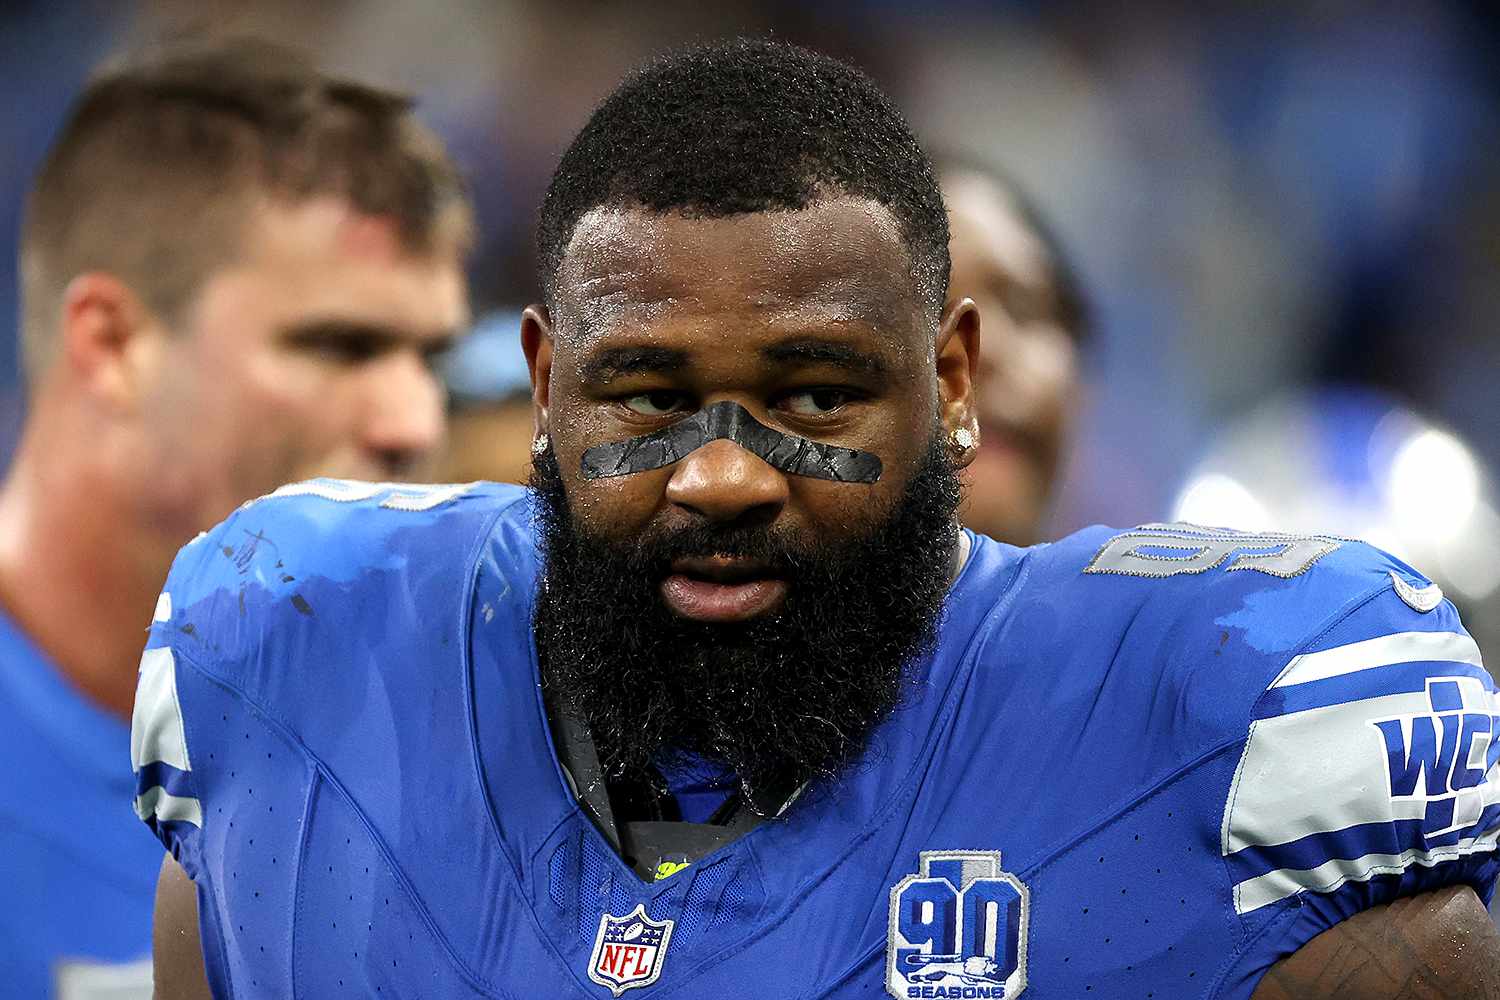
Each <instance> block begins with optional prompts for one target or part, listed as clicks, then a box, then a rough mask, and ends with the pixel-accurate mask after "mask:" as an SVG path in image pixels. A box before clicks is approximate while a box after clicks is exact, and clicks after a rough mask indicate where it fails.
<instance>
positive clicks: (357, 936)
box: [132, 480, 1500, 1000]
mask: <svg viewBox="0 0 1500 1000" xmlns="http://www.w3.org/2000/svg"><path fill="white" fill-rule="evenodd" d="M971 540H972V543H973V545H972V550H971V553H970V555H969V558H968V560H967V563H966V564H965V566H964V568H963V570H962V572H961V574H960V575H959V577H958V578H957V580H956V581H955V582H954V584H953V586H952V589H951V591H950V593H949V596H948V599H947V603H946V605H945V611H944V616H943V620H942V624H941V627H940V632H939V638H938V643H937V646H936V650H935V652H933V653H932V654H931V655H930V656H928V657H926V658H924V659H923V660H921V661H920V662H919V663H917V664H915V665H914V671H915V677H916V681H915V687H914V690H913V692H912V694H911V695H910V696H909V697H907V698H906V699H905V700H904V702H903V703H902V705H901V707H900V708H899V709H898V710H897V711H896V712H895V713H894V714H893V715H892V716H891V717H890V718H889V719H888V720H887V721H885V722H884V723H882V724H881V725H880V726H879V727H878V728H877V729H876V730H875V732H874V733H873V735H872V737H871V739H870V741H869V744H868V747H867V748H866V750H865V751H864V753H863V755H862V756H861V758H860V759H859V760H858V761H857V762H855V764H854V765H853V766H851V767H849V768H848V769H847V771H846V773H845V774H843V776H842V777H841V778H840V779H839V780H838V781H836V782H829V783H826V784H823V785H819V786H815V787H813V788H810V789H809V790H808V791H806V792H805V793H804V794H803V795H802V796H801V797H800V798H799V799H797V800H796V802H794V803H793V805H792V806H791V807H790V808H789V809H788V810H787V811H786V812H785V813H784V814H783V815H782V816H781V817H779V818H778V819H776V820H774V821H768V822H766V823H764V824H763V825H761V826H759V827H757V828H755V829H753V830H751V831H750V832H749V833H747V834H745V835H744V836H742V837H740V838H739V839H737V840H735V841H733V842H732V843H730V844H728V845H727V846H724V847H721V848H719V849H718V850H716V851H714V852H712V853H710V854H708V855H706V856H704V857H703V858H701V859H699V860H698V861H696V862H694V863H693V864H690V865H687V866H686V867H683V868H681V869H680V870H678V871H676V872H675V873H674V874H671V875H670V876H669V877H666V878H663V879H660V880H659V881H655V882H652V883H647V882H644V881H642V880H641V879H640V878H639V877H638V876H637V875H636V874H635V873H634V872H633V871H632V870H631V869H630V868H629V867H627V866H626V864H625V863H624V862H623V861H622V860H621V859H620V858H619V857H618V856H617V855H616V854H615V853H614V852H613V851H612V850H611V849H610V847H609V846H608V844H607V842H606V841H605V840H604V838H603V836H602V835H601V834H600V832H599V831H598V830H597V829H596V828H595V827H594V826H593V825H592V824H591V822H590V821H589V819H588V818H586V816H585V814H584V812H583V811H582V809H581V808H580V806H579V804H578V802H577V800H576V798H575V794H574V790H573V788H572V787H571V786H570V782H569V778H568V775H567V774H566V773H565V772H564V770H563V769H562V767H561V766H560V765H559V763H558V757H557V754H556V753H555V751H554V747H553V743H552V738H551V736H550V733H549V728H548V724H547V717H546V713H545V709H544V706H543V703H542V698H541V689H540V683H539V675H538V668H537V660H536V652H535V647H534V644H533V639H532V630H531V625H530V621H531V614H532V609H533V604H534V598H535V594H536V589H537V582H538V577H539V564H538V560H539V555H538V543H537V534H536V530H535V526H534V524H533V511H532V508H531V501H530V500H529V499H528V498H527V496H526V494H525V493H524V492H523V491H521V490H519V489H516V488H513V487H505V486H497V485H491V484H481V485H471V486H468V487H463V486H454V487H398V486H390V485H377V484H362V483H347V482H337V481H327V480H319V481H314V482H311V483H306V484H301V485H298V486H293V487H288V488H285V489H283V490H281V491H278V493H277V494H273V495H272V496H271V497H270V498H267V499H263V500H261V501H257V502H255V503H251V504H248V505H246V506H245V507H243V508H242V509H241V510H240V511H239V512H238V513H236V514H235V515H234V516H233V517H232V518H231V519H230V520H229V521H227V522H226V523H225V524H223V525H221V526H220V527H219V528H217V529H216V530H215V531H213V532H211V533H209V534H208V535H206V536H204V537H202V538H200V539H199V540H198V541H196V542H195V543H193V544H192V545H190V546H188V547H187V548H186V549H184V550H183V552H182V553H181V555H180V556H179V557H178V559H177V563H176V565H175V567H174V569H173V571H172V575H171V578H170V580H169V582H168V586H167V593H166V595H164V596H163V598H162V608H163V613H162V614H161V615H160V616H159V617H160V618H161V620H160V621H158V622H157V623H156V624H155V625H154V626H153V628H152V632H151V638H150V645H149V648H148V649H147V651H146V653H145V656H144V659H143V661H142V666H141V677H140V690H139V694H138V699H139V701H140V704H141V705H142V706H143V708H142V709H141V710H140V711H138V713H137V723H136V732H135V734H134V738H133V740H132V752H133V756H134V764H135V768H136V774H137V780H138V792H139V796H138V799H137V809H138V811H139V812H140V813H141V815H142V816H143V818H145V820H146V822H147V823H148V824H150V825H151V826H152V828H153V829H154V830H155V831H156V833H157V834H158V836H159V837H160V838H161V839H162V841H163V842H164V843H165V844H166V845H167V847H168V848H169V849H170V850H171V851H172V853H173V854H174V855H175V856H176V857H177V858H178V860H179V861H180V862H181V863H182V865H183V866H184V867H185V868H186V869H187V871H188V872H189V874H191V875H192V876H193V878H194V879H195V881H196V883H197V887H198V895H199V906H200V921H201V930H202V937H203V944H204V950H205V957H206V961H207V965H208V969H209V975H210V978H211V980H212V982H213V984H214V986H215V988H216V990H217V993H218V995H220V996H225V997H227V996H231V995H233V996H235V997H240V998H248V997H286V996H293V995H296V996H313V997H320V998H322V997H343V996H348V997H373V996H400V997H428V998H449V997H506V998H522V997H539V998H541V997H545V998H549V1000H557V998H580V1000H582V998H596V1000H597V998H604V997H611V996H614V997H618V996H620V995H622V994H624V993H626V992H627V991H630V990H639V991H640V992H639V993H638V994H634V995H633V996H639V997H642V998H646V997H648V996H649V997H673V998H698V997H714V998H722V1000H736V998H744V1000H752V998H753V1000H763V998H765V997H787V998H792V997H797V998H839V1000H854V998H876V997H885V996H894V997H898V998H931V997H945V998H946V997H964V998H969V997H985V998H991V1000H994V998H1005V1000H1014V998H1016V997H1019V996H1022V995H1023V994H1024V995H1025V996H1026V997H1027V998H1028V1000H1077V998H1078V997H1082V996H1085V995H1090V996H1097V997H1100V998H1105V997H1132V998H1134V997H1141V996H1147V995H1155V996H1156V997H1204V998H1209V997H1212V998H1244V997H1248V996H1249V995H1250V993H1251V992H1252V991H1253V989H1254V987H1255V985H1256V984H1257V982H1258V981H1259V979H1260V977H1261V975H1262V974H1263V973H1264V971H1265V970H1266V969H1267V968H1268V967H1269V966H1270V965H1271V964H1272V963H1274V962H1275V961H1277V960H1278V959H1279V958H1281V957H1283V956H1285V955H1288V954H1290V953H1291V952H1293V951H1295V950H1296V949H1297V948H1299V947H1300V946H1301V945H1303V944H1304V943H1306V942H1307V941H1308V940H1309V939H1311V938H1312V937H1313V936H1315V935H1316V934H1318V933H1319V932H1321V931H1322V930H1324V929H1326V928H1328V927H1330V926H1332V925H1333V924H1335V923H1337V922H1338V921H1340V920H1341V919H1343V918H1345V917H1347V916H1349V915H1351V914H1353V913H1355V912H1357V911H1359V910H1361V909H1364V908H1366V907H1370V906H1373V905H1376V904H1379V903H1382V902H1386V901H1389V900H1391V899H1393V898H1395V897H1397V896H1399V895H1405V894H1411V893H1417V892H1422V891H1426V890H1429V889H1432V888H1436V887H1438V886H1441V885H1446V884H1451V883H1460V882H1461V883H1467V884H1470V885H1472V886H1474V887H1475V889H1476V890H1478V891H1479V893H1480V895H1481V896H1482V897H1483V898H1484V899H1485V900H1486V901H1488V900H1489V898H1490V895H1491V892H1492V888H1493V881H1494V878H1495V873H1496V867H1495V865H1496V862H1495V842H1496V837H1497V832H1500V791H1497V787H1500V786H1497V782H1496V780H1495V764H1496V759H1497V757H1500V739H1495V738H1494V731H1495V727H1496V725H1497V722H1500V719H1497V715H1496V712H1497V708H1496V699H1495V687H1494V685H1493V684H1492V682H1491V680H1490V678H1489V676H1488V674H1486V673H1485V671H1484V669H1483V667H1482V665H1481V663H1480V657H1479V651H1478V650H1477V649H1476V647H1475V645H1474V643H1473V641H1472V640H1471V639H1470V638H1469V637H1468V636H1467V635H1466V634H1465V633H1464V631H1463V628H1462V627H1461V625H1460V624H1459V622H1458V619H1457V617H1456V615H1455V613H1454V611H1453V609H1452V607H1451V606H1450V605H1449V604H1447V603H1446V602H1444V601H1442V600H1441V597H1440V594H1438V593H1437V591H1436V588H1435V587H1432V586H1430V585H1429V583H1428V581H1426V580H1424V579H1423V578H1421V577H1420V576H1419V575H1418V574H1416V573H1415V572H1414V571H1413V570H1412V569H1410V568H1409V567H1407V566H1405V565H1404V564H1402V563H1400V562H1397V561H1395V560H1393V559H1391V558H1390V557H1388V556H1386V555H1384V554H1382V553H1380V552H1378V551H1376V550H1374V549H1371V548H1369V547H1367V546H1365V545H1363V544H1360V543H1356V542H1350V541H1345V540H1342V539H1337V538H1331V537H1305V536H1289V535H1273V534H1264V535H1242V534H1235V533H1230V532H1224V531H1215V530H1209V529H1203V528H1197V527H1194V526H1191V525H1150V526H1146V527H1144V528H1138V529H1134V530H1132V531H1127V532H1114V531H1111V530H1107V529H1102V528H1097V529H1090V530H1087V531H1084V532H1082V533H1080V534H1078V535H1075V536H1073V537H1071V538H1068V539H1066V540H1064V541H1061V542H1058V543H1056V544H1052V545H1044V546H1038V547H1035V548H1031V549H1025V550H1022V549H1015V548H1011V547H1008V546H1004V545H1000V544H998V543H996V542H993V541H990V540H988V539H985V538H979V537H973V538H972V539H971Z"/></svg>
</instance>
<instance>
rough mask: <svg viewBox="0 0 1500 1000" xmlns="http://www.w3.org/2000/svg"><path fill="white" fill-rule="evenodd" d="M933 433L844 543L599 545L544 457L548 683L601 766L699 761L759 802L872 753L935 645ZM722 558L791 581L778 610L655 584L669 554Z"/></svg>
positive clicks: (761, 536) (941, 511) (538, 465)
mask: <svg viewBox="0 0 1500 1000" xmlns="http://www.w3.org/2000/svg"><path fill="white" fill-rule="evenodd" d="M941 442H942V437H941V435H934V437H933V439H932V441H931V442H930V443H929V446H928V448H927V451H926V453H925V454H924V456H923V459H922V462H921V464H920V465H919V467H918V469H917V471H916V474H915V475H914V476H913V478H912V480H911V482H910V484H909V485H908V486H907V488H906V490H905V492H904V493H903V495H902V496H901V498H900V500H899V501H898V503H897V504H896V505H895V507H894V509H893V510H891V511H890V513H889V514H888V515H887V516H886V517H885V518H884V520H882V521H881V522H879V523H877V524H874V525H873V526H872V527H871V528H870V529H869V530H868V531H865V532H861V533H859V534H858V535H856V536H854V537H847V538H844V539H841V540H839V541H836V542H828V541H821V540H819V539H817V538H815V537H811V536H810V535H809V537H805V538H804V537H797V536H796V535H794V534H792V533H788V532H778V531H774V530H772V529H768V528H764V527H757V528H750V529H746V528H744V527H738V528H731V529H721V528H716V527H714V526H711V525H699V526H695V527H693V528H690V529H686V530H681V531H675V532H671V533H662V532H656V533H648V534H646V535H644V536H642V537H638V538H632V539H630V540H628V541H623V542H622V541H614V540H611V539H607V538H602V537H599V536H597V535H595V534H592V533H589V532H588V531H586V530H585V529H584V528H583V527H582V526H581V525H579V524H578V523H577V521H576V520H575V519H574V517H573V515H572V512H571V509H570V507H569V504H568V498H567V493H566V491H565V489H564V487H563V482H562V478H561V476H560V474H559V470H558V466H557V460H556V457H555V456H554V455H553V454H552V452H551V451H550V450H548V451H547V452H545V453H544V454H542V455H541V456H539V457H538V458H537V460H536V462H535V469H534V472H533V476H532V482H531V485H532V489H533V490H534V491H535V493H536V495H537V497H538V500H539V503H538V504H537V510H538V513H539V518H540V522H541V529H542V541H543V551H544V558H545V564H546V577H545V586H544V587H543V588H542V590H541V593H540V595H539V597H538V602H537V609H536V617H535V622H534V624H535V629H536V644H537V654H538V657H539V658H540V662H541V669H542V680H543V684H544V686H545V688H546V689H547V694H548V697H549V699H550V700H552V701H554V702H555V703H558V704H561V705H564V706H566V707H567V708H568V709H569V710H571V711H572V712H573V713H574V714H575V715H576V716H577V717H578V718H579V719H580V721H582V722H583V723H585V724H586V725H587V726H588V728H589V731H590V733H591V734H592V736H593V740H594V744H595V749H596V750H597V752H598V754H599V759H600V763H601V765H602V767H603V769H604V773H605V775H606V776H607V777H609V778H612V779H613V778H621V777H636V776H639V775H641V774H643V773H644V772H645V769H646V767H647V765H649V764H652V763H653V762H655V763H661V762H663V761H665V760H671V759H673V758H676V759H678V760H682V759H689V760H694V759H696V760H701V761H705V762H707V763H709V764H710V765H711V766H713V768H714V769H715V770H724V771H728V772H730V773H732V774H734V775H735V776H736V777H737V779H738V780H739V782H740V783H741V785H742V787H744V788H745V789H746V791H747V793H748V794H750V795H751V796H752V799H753V797H754V795H753V793H754V790H756V789H763V788H764V789H770V788H773V787H779V788H788V789H789V788H795V787H798V786H800V785H801V784H803V783H804V782H806V781H809V780H811V779H814V778H829V777H832V776H833V775H835V774H836V773H837V771H838V770H839V768H840V766H841V765H843V764H844V763H846V762H847V761H848V760H849V759H850V758H851V757H853V756H854V755H855V754H857V753H858V752H859V751H860V750H862V749H863V747H864V744H865V741H866V739H867V737H868V735H869V733H870V730H871V729H873V728H874V727H875V725H876V724H877V723H879V722H880V721H881V720H882V719H884V718H885V717H886V716H888V715H889V714H890V713H891V711H892V710H893V709H894V708H895V707H896V705H897V704H898V703H899V702H900V700H901V697H902V694H903V691H904V688H905V684H904V681H905V680H906V679H907V675H908V668H909V667H910V665H911V664H912V663H913V662H915V661H916V660H918V659H919V658H920V657H922V656H923V655H924V654H926V653H927V652H929V651H930V650H931V648H932V645H933V642H934V641H935V636H936V632H937V623H938V619H939V615H940V614H941V611H942V605H943V598H944V596H945V594H946V593H947V589H948V584H949V576H950V574H951V572H952V565H953V555H954V550H955V546H956V544H957V534H956V532H955V520H954V512H955V511H956V509H957V507H958V502H959V484H958V479H957V476H956V474H955V471H954V469H953V467H952V466H951V465H950V464H949V462H948V459H947V457H946V455H945V453H944V449H943V447H942V443H941ZM845 488H846V489H848V490H850V491H851V493H852V492H853V491H857V490H862V489H864V487H861V486H856V485H849V486H846V487H845ZM713 554H723V555H734V556H744V557H749V558H753V559H760V560H765V561H766V562H768V563H770V564H771V565H773V566H776V567H778V568H779V569H780V570H781V571H782V572H783V573H784V574H785V576H786V579H787V580H788V581H789V587H788V590H787V597H786V600H785V602H784V604H783V605H782V607H781V608H780V609H779V610H778V611H776V612H775V613H773V614H771V615H768V616H766V617H765V618H763V619H758V620H753V621H750V622H747V623H743V624H720V623H708V622H697V621H690V620H688V619H684V618H681V617H679V616H678V615H676V614H674V613H673V612H672V611H671V610H670V609H669V608H668V607H667V605H666V604H665V602H664V601H663V600H662V597H661V594H660V591H659V589H658V588H659V585H660V583H661V581H662V580H663V579H664V578H665V577H666V576H667V574H668V567H669V565H670V564H671V563H672V561H673V560H675V559H679V558H682V557H686V556H705V555H713ZM773 808H774V807H773Z"/></svg>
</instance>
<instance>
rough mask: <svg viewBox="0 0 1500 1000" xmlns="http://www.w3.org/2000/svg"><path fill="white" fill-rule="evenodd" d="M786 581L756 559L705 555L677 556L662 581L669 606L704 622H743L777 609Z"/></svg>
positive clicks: (784, 597)
mask: <svg viewBox="0 0 1500 1000" xmlns="http://www.w3.org/2000/svg"><path fill="white" fill-rule="evenodd" d="M786 591H787V582H786V580H785V579H783V578H782V577H781V576H780V575H779V574H778V572H777V571H776V570H775V568H774V567H772V566H770V565H769V564H767V563H763V562H760V561H758V560H754V559H738V558H735V557H732V556H703V557H696V558H692V559H678V560H677V561H675V562H673V563H672V571H671V572H670V573H669V574H668V575H667V578H666V579H665V580H663V581H662V583H661V596H662V599H663V600H665V601H666V602H667V607H669V608H671V609H672V610H673V611H675V612H676V613H677V614H679V615H681V616H682V617H684V618H691V619H694V620H695V621H702V622H742V621H748V620H749V619H751V618H756V617H759V616H760V615H764V614H767V613H769V612H771V611H774V610H775V609H776V608H778V607H779V606H780V605H781V602H782V601H784V600H785V599H786Z"/></svg>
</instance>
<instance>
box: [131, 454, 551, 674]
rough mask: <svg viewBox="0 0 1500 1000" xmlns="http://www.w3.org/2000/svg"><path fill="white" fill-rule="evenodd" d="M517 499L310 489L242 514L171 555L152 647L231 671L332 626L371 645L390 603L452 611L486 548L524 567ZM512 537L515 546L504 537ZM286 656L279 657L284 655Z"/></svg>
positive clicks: (473, 490)
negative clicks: (492, 546) (496, 541)
mask: <svg viewBox="0 0 1500 1000" xmlns="http://www.w3.org/2000/svg"><path fill="white" fill-rule="evenodd" d="M530 530H531V518H530V516H529V504H528V503H527V502H526V493H525V491H524V490H522V489H521V488H519V487H515V486H506V485H501V484H496V483H466V484H452V485H447V484H445V485H408V484H400V485H397V484H390V483H365V482H355V481H350V480H334V479H314V480H309V481H307V482H304V483H295V484H292V485H289V486H285V487H282V488H281V489H279V490H277V491H276V492H274V493H271V494H269V495H267V496H265V497H262V498H260V499H258V500H253V501H250V502H248V503H246V504H244V505H243V506H241V507H240V508H239V509H238V510H237V511H235V512H234V514H233V515H231V516H230V517H229V518H228V519H226V520H225V521H224V522H222V523H221V524H219V525H218V526H217V527H215V528H213V529H212V530H210V531H207V532H205V533H203V534H201V535H199V536H198V538H197V539H195V540H194V541H193V542H191V543H189V544H188V545H187V546H186V547H184V548H183V549H182V551H181V552H180V553H178V556H177V559H176V560H175V562H174V563H173V566H172V571H171V573H170V574H169V575H168V577H167V582H166V585H165V587H164V589H163V591H162V595H161V597H160V599H159V600H158V605H157V609H156V615H155V620H154V622H153V624H152V630H151V640H150V645H152V646H156V645H164V646H171V647H172V648H173V649H174V650H175V651H176V653H177V654H178V655H179V656H185V657H187V658H188V659H190V660H193V661H194V662H195V663H198V664H199V665H200V666H203V667H205V668H210V669H213V668H216V667H223V668H225V669H228V670H231V671H238V669H239V668H240V667H243V666H244V665H246V664H252V663H255V662H258V661H260V660H263V659H264V658H265V657H264V656H263V655H261V654H262V653H265V652H266V651H267V650H269V649H270V648H271V647H272V646H276V645H285V646H289V647H291V646H294V645H295V644H296V643H298V642H304V643H305V642H311V641H312V640H313V639H314V638H317V637H319V636H322V635H324V634H331V631H332V630H334V629H335V628H336V627H337V628H342V629H348V628H357V629H359V630H360V631H361V632H362V633H363V634H365V635H368V636H374V635H378V634H380V632H381V630H382V629H386V628H389V627H390V622H391V621H392V617H391V615H390V614H389V613H388V612H382V610H381V609H382V608H383V607H388V606H389V605H390V603H391V602H392V601H396V600H407V601H426V602H428V604H427V606H428V607H437V606H438V605H439V604H441V603H446V602H454V603H458V602H461V601H462V599H463V598H462V593H463V588H464V586H465V581H466V580H467V579H468V576H469V573H468V568H469V567H471V566H472V565H473V564H474V563H475V561H476V558H477V553H478V552H479V551H480V549H481V547H482V546H483V544H484V542H485V540H486V539H488V538H490V537H492V536H498V537H501V538H509V539H510V540H509V544H506V545H502V546H500V547H499V550H500V551H501V552H502V554H503V555H505V557H507V558H510V559H512V560H513V561H525V560H527V559H528V558H532V553H533V552H534V546H531V545H529V544H528V543H527V542H526V541H525V539H529V537H530ZM510 536H515V537H513V538H512V537H510ZM292 652H294V650H293V649H292V648H288V649H286V650H282V653H285V654H288V655H289V654H291V653H292Z"/></svg>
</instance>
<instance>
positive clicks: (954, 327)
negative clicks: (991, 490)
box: [936, 298, 979, 467]
mask: <svg viewBox="0 0 1500 1000" xmlns="http://www.w3.org/2000/svg"><path fill="white" fill-rule="evenodd" d="M936 353H937V380H938V416H939V417H940V418H941V420H942V421H943V430H944V433H945V434H946V435H947V437H948V440H949V442H950V444H952V445H954V446H953V447H951V448H950V453H951V454H952V456H953V459H954V464H956V465H958V466H960V467H962V466H965V465H968V464H969V463H970V462H971V461H973V460H974V454H975V452H976V451H977V450H978V448H977V445H978V442H979V420H978V417H977V416H976V414H977V410H976V407H975V400H974V386H975V383H976V381H977V379H978V375H979V307H978V306H976V305H975V304H974V300H973V299H969V298H956V299H953V300H952V301H950V302H949V303H948V304H947V305H946V306H944V307H943V315H942V318H941V319H940V320H939V321H938V337H937V352H936Z"/></svg>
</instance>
